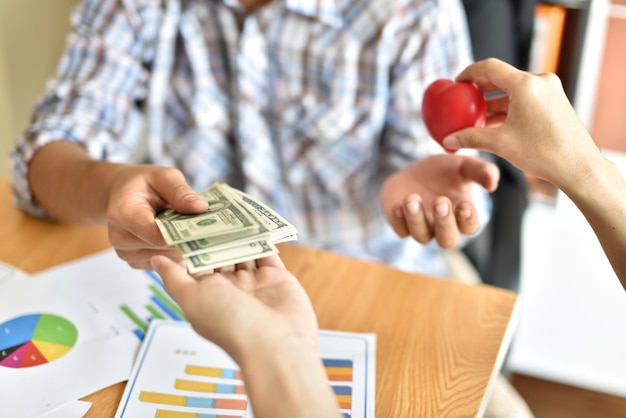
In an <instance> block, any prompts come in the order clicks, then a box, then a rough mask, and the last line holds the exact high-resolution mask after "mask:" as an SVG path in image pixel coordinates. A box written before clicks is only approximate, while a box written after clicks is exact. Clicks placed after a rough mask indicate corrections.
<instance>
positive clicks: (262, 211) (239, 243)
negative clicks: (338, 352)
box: [156, 183, 297, 274]
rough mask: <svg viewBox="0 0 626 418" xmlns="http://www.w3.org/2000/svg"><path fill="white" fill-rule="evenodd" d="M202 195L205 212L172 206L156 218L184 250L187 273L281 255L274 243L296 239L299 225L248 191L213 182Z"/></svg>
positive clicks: (171, 241) (169, 239) (169, 238)
mask: <svg viewBox="0 0 626 418" xmlns="http://www.w3.org/2000/svg"><path fill="white" fill-rule="evenodd" d="M200 195H201V196H202V197H204V198H205V199H206V200H207V201H208V202H209V209H208V210H207V211H206V212H203V213H200V214H194V215H184V214H181V213H178V212H176V211H174V210H173V209H168V210H166V211H164V212H161V213H159V214H158V215H157V217H156V223H157V226H158V227H159V230H160V231H161V234H162V235H163V238H164V239H165V241H166V242H167V243H168V244H170V245H175V246H176V247H177V248H178V250H179V251H180V252H181V253H182V254H183V259H184V260H185V264H186V265H187V270H188V271H189V273H192V274H193V273H198V272H201V271H206V270H211V269H215V268H219V267H224V266H227V265H233V264H237V263H242V262H245V261H250V260H256V259H258V258H263V257H267V256H269V255H273V254H278V249H277V248H276V246H275V244H277V243H280V242H286V241H293V240H296V239H297V231H296V228H295V227H294V226H293V225H292V224H290V223H289V222H288V221H286V220H285V219H284V218H283V217H281V216H280V215H279V214H278V213H276V212H275V211H274V210H272V209H271V208H269V207H268V206H266V205H264V204H263V203H261V202H259V201H258V200H256V199H254V198H253V197H251V196H250V195H248V194H246V193H244V192H242V191H240V190H237V189H234V188H232V187H230V186H229V185H227V184H224V183H215V184H214V185H213V186H211V187H210V188H208V189H206V190H205V191H203V192H201V193H200Z"/></svg>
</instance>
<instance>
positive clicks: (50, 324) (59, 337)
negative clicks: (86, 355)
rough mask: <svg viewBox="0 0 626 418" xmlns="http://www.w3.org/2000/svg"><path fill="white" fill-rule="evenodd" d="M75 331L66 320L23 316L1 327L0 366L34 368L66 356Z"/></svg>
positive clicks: (43, 314)
mask: <svg viewBox="0 0 626 418" xmlns="http://www.w3.org/2000/svg"><path fill="white" fill-rule="evenodd" d="M77 339H78V330H77V329H76V327H75V326H74V324H72V323H71V322H70V321H68V320H67V319H65V318H63V317H60V316H58V315H53V314H49V313H35V314H28V315H22V316H18V317H14V318H12V319H9V320H8V321H5V322H2V323H0V366H2V367H10V368H14V369H17V368H24V367H33V366H38V365H41V364H46V363H49V362H51V361H54V360H57V359H58V358H60V357H63V356H64V355H65V354H67V353H68V352H69V351H70V350H71V349H72V347H73V346H74V344H76V340H77Z"/></svg>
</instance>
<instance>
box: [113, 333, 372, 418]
mask: <svg viewBox="0 0 626 418" xmlns="http://www.w3.org/2000/svg"><path fill="white" fill-rule="evenodd" d="M319 335H320V354H321V356H322V359H323V361H324V362H325V366H326V370H327V372H328V374H329V384H330V385H331V386H332V387H333V389H334V391H335V393H336V394H337V396H338V401H340V405H342V409H341V411H342V412H343V414H344V416H345V417H373V416H374V399H375V381H376V337H375V335H373V334H361V333H347V332H336V331H320V333H319ZM330 367H336V368H333V369H332V371H334V373H335V374H334V375H332V374H331V369H330ZM168 412H169V413H170V414H172V416H174V415H173V414H174V413H178V414H179V415H177V416H180V417H183V416H189V417H191V416H195V417H198V416H200V417H202V416H224V415H226V416H229V417H231V416H232V417H248V418H249V417H253V415H252V410H251V405H250V403H249V402H248V398H247V396H246V394H245V388H244V386H243V381H242V378H241V375H240V372H239V368H238V366H237V364H236V363H235V362H234V361H233V360H232V359H231V358H230V357H229V356H228V355H227V354H226V352H224V351H223V350H222V349H221V348H219V347H218V346H216V345H215V344H213V343H211V342H209V341H207V340H206V339H204V338H202V337H200V336H199V335H198V334H196V332H195V331H194V330H193V329H192V328H191V326H190V325H189V324H188V323H183V322H173V321H153V322H152V323H151V325H150V328H149V330H148V334H147V336H146V338H145V340H144V343H143V344H142V347H141V350H140V353H139V355H138V356H137V362H136V363H135V366H134V368H133V373H132V375H131V378H130V380H129V382H128V384H127V385H126V390H125V391H124V394H123V396H122V400H121V402H120V405H119V408H118V410H117V413H116V418H135V417H148V416H159V415H163V416H168V415H167V414H168ZM186 414H189V415H186ZM204 414H206V415H204ZM211 414H219V415H211Z"/></svg>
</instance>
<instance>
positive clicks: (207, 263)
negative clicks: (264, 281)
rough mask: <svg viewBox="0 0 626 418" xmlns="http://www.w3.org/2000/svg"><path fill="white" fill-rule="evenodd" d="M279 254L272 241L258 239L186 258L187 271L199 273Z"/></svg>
mask: <svg viewBox="0 0 626 418" xmlns="http://www.w3.org/2000/svg"><path fill="white" fill-rule="evenodd" d="M274 254H278V248H276V246H275V245H274V244H272V243H271V242H267V241H256V242H251V243H249V244H246V245H240V246H237V247H231V248H225V249H222V250H217V251H208V252H205V253H202V254H198V255H193V256H191V257H188V258H185V259H184V260H185V264H186V265H187V271H189V273H192V274H194V273H199V272H202V271H206V270H211V269H215V268H219V267H224V266H230V265H234V264H237V263H243V262H245V261H250V260H256V259H258V258H263V257H268V256H270V255H274Z"/></svg>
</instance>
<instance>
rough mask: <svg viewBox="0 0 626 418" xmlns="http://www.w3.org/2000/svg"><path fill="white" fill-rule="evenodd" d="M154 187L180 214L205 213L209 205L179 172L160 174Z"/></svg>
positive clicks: (172, 171) (154, 181)
mask: <svg viewBox="0 0 626 418" xmlns="http://www.w3.org/2000/svg"><path fill="white" fill-rule="evenodd" d="M151 183H152V187H153V188H154V189H155V190H156V192H157V193H158V194H159V196H161V197H162V198H163V199H164V200H165V201H166V202H167V203H169V204H170V205H171V206H172V208H173V209H174V210H175V211H176V212H179V213H184V214H193V213H200V212H204V211H206V210H207V209H208V208H209V203H208V202H207V201H206V199H204V198H203V197H202V196H201V195H199V194H198V193H196V192H195V191H194V190H193V189H192V188H191V187H190V186H189V185H188V184H187V182H186V181H185V177H184V176H183V173H181V172H180V171H179V170H167V171H164V172H160V175H158V176H157V177H156V178H154V179H153V181H152V182H151Z"/></svg>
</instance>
